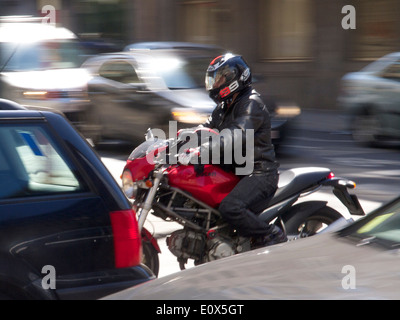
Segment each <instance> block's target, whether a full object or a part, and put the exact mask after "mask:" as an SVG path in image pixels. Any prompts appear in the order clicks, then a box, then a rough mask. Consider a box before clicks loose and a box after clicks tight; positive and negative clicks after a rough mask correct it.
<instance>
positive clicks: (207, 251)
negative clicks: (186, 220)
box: [167, 229, 247, 263]
mask: <svg viewBox="0 0 400 320" xmlns="http://www.w3.org/2000/svg"><path fill="white" fill-rule="evenodd" d="M167 245H168V248H169V250H170V251H171V252H172V253H173V254H174V255H175V256H176V257H178V258H181V259H194V260H195V261H196V262H198V263H203V262H208V261H213V260H217V259H221V258H225V257H229V256H231V255H234V254H235V253H237V252H241V251H246V250H247V248H246V249H245V248H244V247H243V245H241V244H239V243H236V242H234V241H233V240H230V239H226V238H222V237H218V236H217V237H215V238H213V239H207V238H206V236H205V235H204V234H202V233H199V232H195V231H192V230H185V229H183V230H177V231H174V232H173V233H171V235H170V236H169V237H167Z"/></svg>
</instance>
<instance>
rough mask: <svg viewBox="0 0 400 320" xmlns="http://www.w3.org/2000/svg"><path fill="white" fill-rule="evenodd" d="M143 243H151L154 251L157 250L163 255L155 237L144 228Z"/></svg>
mask: <svg viewBox="0 0 400 320" xmlns="http://www.w3.org/2000/svg"><path fill="white" fill-rule="evenodd" d="M142 241H146V242H150V243H151V244H152V246H153V247H154V249H156V251H157V252H158V253H161V249H160V247H159V246H158V243H157V239H156V238H154V237H153V235H152V234H151V233H150V232H149V231H148V230H147V229H146V228H142Z"/></svg>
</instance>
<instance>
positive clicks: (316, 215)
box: [285, 206, 343, 238]
mask: <svg viewBox="0 0 400 320" xmlns="http://www.w3.org/2000/svg"><path fill="white" fill-rule="evenodd" d="M306 214H307V215H308V216H304V215H303V216H302V215H301V214H299V215H296V216H295V217H294V219H291V220H290V221H287V223H285V228H286V233H287V235H288V236H289V237H295V238H306V237H311V236H313V235H316V234H318V233H319V232H321V231H322V230H324V229H325V228H326V227H328V226H329V225H330V224H332V223H333V222H335V221H336V220H338V219H340V218H342V217H343V216H342V215H341V214H340V213H339V212H338V211H336V210H335V209H332V208H331V207H328V206H324V207H322V208H320V209H318V210H317V211H315V212H313V213H312V214H310V215H309V214H308V213H306Z"/></svg>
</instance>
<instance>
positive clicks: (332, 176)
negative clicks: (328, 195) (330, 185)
mask: <svg viewBox="0 0 400 320" xmlns="http://www.w3.org/2000/svg"><path fill="white" fill-rule="evenodd" d="M334 177H335V174H334V173H333V172H330V173H329V174H328V176H327V177H326V178H327V179H333V178H334Z"/></svg>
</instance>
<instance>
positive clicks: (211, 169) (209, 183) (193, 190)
mask: <svg viewBox="0 0 400 320" xmlns="http://www.w3.org/2000/svg"><path fill="white" fill-rule="evenodd" d="M167 172H168V181H169V185H170V186H171V187H175V188H179V189H181V190H184V191H186V192H188V193H190V194H191V195H192V196H193V197H195V198H196V199H198V200H200V201H203V202H204V203H206V204H207V205H209V206H210V207H213V208H217V207H218V206H219V204H220V203H221V201H222V200H223V199H224V198H225V197H226V196H227V195H228V193H230V192H231V191H232V189H233V188H234V187H235V186H236V184H237V183H238V182H239V178H238V177H237V176H236V175H234V174H233V173H232V172H226V171H224V170H223V169H222V168H220V167H219V166H214V165H205V166H204V170H203V171H202V172H201V173H197V172H196V171H195V167H194V166H193V165H189V166H173V167H170V168H169V169H168V170H167Z"/></svg>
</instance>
